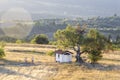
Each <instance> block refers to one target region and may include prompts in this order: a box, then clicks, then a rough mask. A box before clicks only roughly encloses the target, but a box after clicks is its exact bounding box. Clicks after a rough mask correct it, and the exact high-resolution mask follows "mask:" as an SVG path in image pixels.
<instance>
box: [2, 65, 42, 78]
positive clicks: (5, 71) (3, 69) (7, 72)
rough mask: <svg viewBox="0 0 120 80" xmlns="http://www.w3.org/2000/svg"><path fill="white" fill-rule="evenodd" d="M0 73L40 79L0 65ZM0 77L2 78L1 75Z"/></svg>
mask: <svg viewBox="0 0 120 80" xmlns="http://www.w3.org/2000/svg"><path fill="white" fill-rule="evenodd" d="M0 74H7V75H18V76H25V77H26V78H31V79H35V80H40V79H39V78H38V77H33V76H31V75H29V74H23V73H19V72H17V71H13V70H10V69H7V68H4V67H0ZM1 79H4V77H2V78H1Z"/></svg>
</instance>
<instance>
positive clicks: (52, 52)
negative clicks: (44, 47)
mask: <svg viewBox="0 0 120 80" xmlns="http://www.w3.org/2000/svg"><path fill="white" fill-rule="evenodd" d="M46 54H47V55H49V56H53V55H54V51H48V52H47V53H46Z"/></svg>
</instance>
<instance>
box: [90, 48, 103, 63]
mask: <svg viewBox="0 0 120 80" xmlns="http://www.w3.org/2000/svg"><path fill="white" fill-rule="evenodd" d="M101 58H102V55H101V52H100V51H98V50H97V51H95V50H92V51H90V53H89V54H88V59H89V60H90V62H91V63H96V62H97V61H98V60H100V59H101Z"/></svg>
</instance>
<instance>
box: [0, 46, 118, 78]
mask: <svg viewBox="0 0 120 80" xmlns="http://www.w3.org/2000/svg"><path fill="white" fill-rule="evenodd" d="M48 50H55V48H54V46H45V45H42V46H39V45H30V44H22V45H21V44H7V46H6V47H5V52H6V57H4V59H1V60H0V80H120V51H114V52H109V53H105V54H103V59H102V60H100V61H99V64H96V65H94V66H92V65H91V64H89V63H85V64H84V65H79V64H77V63H74V58H73V62H72V63H56V62H55V58H54V56H48V55H45V53H46V52H47V51H48ZM25 57H27V60H28V63H25V62H24V59H25ZM32 57H34V64H32V63H31V58H32Z"/></svg>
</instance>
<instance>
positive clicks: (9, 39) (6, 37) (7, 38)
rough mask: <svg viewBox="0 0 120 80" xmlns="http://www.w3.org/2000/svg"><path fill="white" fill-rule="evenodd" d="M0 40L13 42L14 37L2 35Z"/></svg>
mask: <svg viewBox="0 0 120 80" xmlns="http://www.w3.org/2000/svg"><path fill="white" fill-rule="evenodd" d="M0 41H5V42H10V43H14V42H15V41H16V39H15V38H12V37H8V36H3V37H0Z"/></svg>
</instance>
